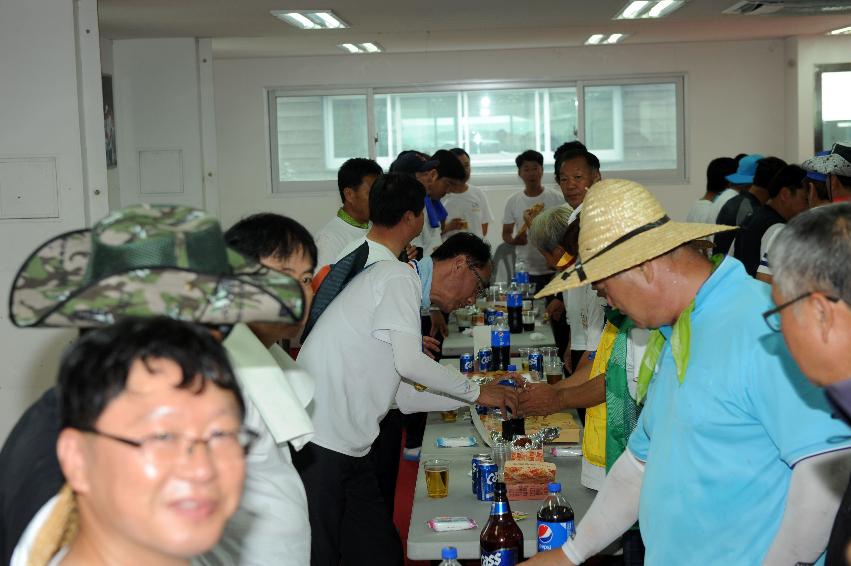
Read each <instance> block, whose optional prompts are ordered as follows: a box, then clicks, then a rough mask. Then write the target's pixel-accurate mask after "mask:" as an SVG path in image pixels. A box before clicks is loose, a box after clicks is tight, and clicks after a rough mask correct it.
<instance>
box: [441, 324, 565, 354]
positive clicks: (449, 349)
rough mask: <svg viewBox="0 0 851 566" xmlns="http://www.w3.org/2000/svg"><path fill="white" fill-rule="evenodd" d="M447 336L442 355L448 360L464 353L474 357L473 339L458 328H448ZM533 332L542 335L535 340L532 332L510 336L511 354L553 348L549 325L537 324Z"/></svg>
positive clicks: (554, 343) (553, 341)
mask: <svg viewBox="0 0 851 566" xmlns="http://www.w3.org/2000/svg"><path fill="white" fill-rule="evenodd" d="M449 330H450V332H449V336H447V337H446V338H445V339H444V340H443V355H444V356H446V357H450V358H457V357H459V356H460V355H461V354H463V353H465V352H469V353H471V354H473V355H475V352H473V337H472V336H466V335H464V334H461V333H460V332H458V327H457V326H456V327H454V328H453V327H450V329H449ZM535 332H536V333H538V334H541V335H543V337H542V338H539V339H537V340H533V339H532V334H533V333H532V332H523V333H522V334H512V335H511V352H512V353H513V354H516V353H517V351H518V350H519V349H520V348H530V347H532V346H536V347H538V348H540V347H541V346H555V345H556V341H555V338H554V337H553V329H552V327H551V326H550V325H549V324H542V323H540V322H539V323H537V324H536V325H535Z"/></svg>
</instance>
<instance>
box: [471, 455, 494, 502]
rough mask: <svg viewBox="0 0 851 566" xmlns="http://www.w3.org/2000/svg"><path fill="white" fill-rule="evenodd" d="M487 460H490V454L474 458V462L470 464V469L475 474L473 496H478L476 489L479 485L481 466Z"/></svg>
mask: <svg viewBox="0 0 851 566" xmlns="http://www.w3.org/2000/svg"><path fill="white" fill-rule="evenodd" d="M486 460H490V454H485V453H482V454H476V455H475V456H473V460H472V461H471V462H470V469H471V471H472V472H473V482H472V483H473V495H476V489H477V487H478V485H479V464H481V463H482V462H484V461H486Z"/></svg>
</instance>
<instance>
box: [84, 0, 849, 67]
mask: <svg viewBox="0 0 851 566" xmlns="http://www.w3.org/2000/svg"><path fill="white" fill-rule="evenodd" d="M626 1H627V0H591V1H580V0H526V1H525V2H524V1H523V0H466V1H463V2H459V1H458V0H430V1H421V2H416V3H415V2H412V1H411V0H395V1H391V0H325V1H323V2H318V1H316V0H302V1H301V2H299V1H297V0H296V1H294V0H99V1H98V11H99V18H100V33H101V36H103V37H106V38H110V39H125V38H140V37H212V38H214V41H213V51H214V54H215V56H216V58H234V57H278V56H289V55H329V54H341V53H342V52H341V51H340V50H339V49H338V48H337V47H336V46H337V44H339V43H346V42H351V43H361V42H365V41H373V42H377V43H380V44H381V45H382V46H383V47H384V49H385V50H386V51H387V52H390V53H403V52H428V51H456V50H477V49H501V48H526V47H570V46H576V45H582V44H583V43H584V41H585V39H586V38H587V37H588V36H589V35H591V34H592V33H627V34H630V35H629V37H628V38H626V40H625V41H624V42H625V43H670V42H682V41H708V40H712V41H723V40H743V39H765V38H782V37H789V36H795V35H810V34H823V33H825V32H827V31H829V30H831V29H835V28H839V27H843V26H848V25H851V10H844V11H840V12H832V13H831V14H832V15H821V14H816V15H798V14H796V13H792V12H786V13H784V12H783V11H781V12H778V13H777V14H774V15H766V16H732V15H725V14H722V13H721V12H722V10H724V9H726V8H728V7H730V6H731V5H732V4H734V3H735V0H690V1H689V2H688V3H687V4H685V5H684V6H683V7H682V8H680V9H679V10H677V11H676V12H674V13H673V14H671V15H670V16H669V17H667V18H664V19H662V20H631V21H629V20H617V21H615V20H612V18H613V17H614V15H615V14H617V13H618V11H620V9H621V8H623V6H624V5H625V4H626ZM798 3H800V0H798ZM836 4H845V5H846V6H851V2H848V1H844V0H837V1H836ZM282 9H291V10H303V9H330V10H334V12H335V13H336V14H337V15H339V16H340V17H341V18H342V19H343V20H345V21H346V22H347V23H348V24H349V25H350V26H351V27H350V28H349V29H344V30H319V31H314V30H299V29H296V28H294V27H292V26H290V25H288V24H285V23H283V22H281V21H279V20H277V19H276V18H274V17H273V16H272V15H271V14H270V13H269V12H270V11H271V10H282Z"/></svg>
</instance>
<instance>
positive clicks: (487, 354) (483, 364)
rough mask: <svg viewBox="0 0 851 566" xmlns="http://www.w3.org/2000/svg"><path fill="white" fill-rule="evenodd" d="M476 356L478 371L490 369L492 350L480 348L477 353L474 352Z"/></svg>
mask: <svg viewBox="0 0 851 566" xmlns="http://www.w3.org/2000/svg"><path fill="white" fill-rule="evenodd" d="M476 358H477V359H478V362H479V371H490V370H491V360H493V350H491V349H490V348H482V349H481V350H479V353H478V354H476Z"/></svg>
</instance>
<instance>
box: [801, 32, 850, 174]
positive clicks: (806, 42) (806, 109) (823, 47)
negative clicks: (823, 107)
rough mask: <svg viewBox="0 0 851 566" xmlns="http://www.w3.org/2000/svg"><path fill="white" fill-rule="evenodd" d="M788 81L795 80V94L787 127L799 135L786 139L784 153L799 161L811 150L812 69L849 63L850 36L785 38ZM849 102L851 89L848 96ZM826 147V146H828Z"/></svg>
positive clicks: (813, 99)
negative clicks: (819, 66)
mask: <svg viewBox="0 0 851 566" xmlns="http://www.w3.org/2000/svg"><path fill="white" fill-rule="evenodd" d="M786 59H787V71H786V73H787V84H791V83H795V84H797V92H796V96H794V97H793V98H791V99H790V100H789V101H788V104H787V109H786V115H787V116H788V119H789V120H790V121H792V122H791V123H790V129H791V130H792V131H793V132H794V133H795V134H799V133H800V135H794V136H790V137H789V139H787V150H786V151H787V153H789V155H790V158H791V159H793V160H795V161H797V162H800V161H802V160H804V159H807V158H809V157H812V155H813V151H814V143H815V142H814V132H813V117H814V116H815V111H816V100H815V93H816V84H815V73H816V66H817V65H827V64H833V63H851V37H849V36H838V37H826V36H806V37H796V38H790V39H788V40H787V41H786ZM848 104H849V105H851V93H849V96H848ZM827 149H829V148H827Z"/></svg>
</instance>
